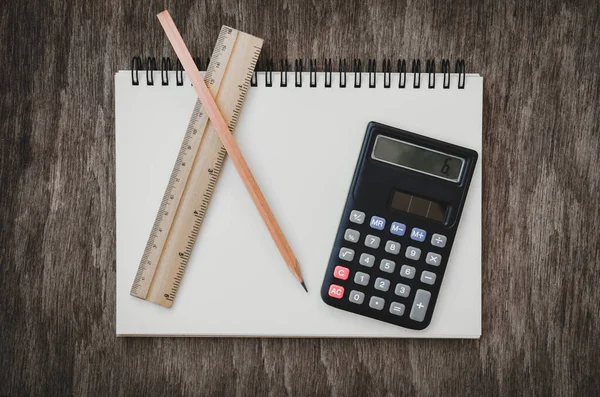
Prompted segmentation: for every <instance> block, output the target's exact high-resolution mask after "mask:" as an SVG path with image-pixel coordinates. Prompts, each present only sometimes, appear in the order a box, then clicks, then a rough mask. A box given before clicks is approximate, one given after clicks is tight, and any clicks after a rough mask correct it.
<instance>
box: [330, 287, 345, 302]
mask: <svg viewBox="0 0 600 397" xmlns="http://www.w3.org/2000/svg"><path fill="white" fill-rule="evenodd" d="M329 296H331V297H332V298H336V299H342V297H343V296H344V287H340V286H339V285H335V284H331V285H330V286H329Z"/></svg>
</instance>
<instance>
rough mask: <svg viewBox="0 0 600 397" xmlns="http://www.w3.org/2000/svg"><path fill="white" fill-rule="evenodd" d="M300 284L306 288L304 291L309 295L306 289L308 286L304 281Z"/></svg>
mask: <svg viewBox="0 0 600 397" xmlns="http://www.w3.org/2000/svg"><path fill="white" fill-rule="evenodd" d="M300 284H302V287H303V288H304V291H306V293H307V294H308V290H307V289H306V284H304V281H302V282H301V283H300Z"/></svg>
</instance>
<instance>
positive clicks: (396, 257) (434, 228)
mask: <svg viewBox="0 0 600 397" xmlns="http://www.w3.org/2000/svg"><path fill="white" fill-rule="evenodd" d="M477 157H478V155H477V152H475V151H474V150H471V149H467V148H464V147H461V146H456V145H453V144H450V143H447V142H443V141H439V140H436V139H432V138H429V137H426V136H423V135H418V134H415V133H412V132H408V131H404V130H400V129H397V128H393V127H389V126H386V125H383V124H379V123H375V122H371V123H369V124H368V126H367V131H366V133H365V138H364V141H363V145H362V148H361V151H360V156H359V158H358V162H357V164H356V169H355V171H354V177H353V178H352V184H351V185H350V190H349V192H348V197H347V199H346V206H345V207H344V211H343V213H342V219H341V221H340V225H339V228H338V231H337V235H336V237H335V242H334V245H333V249H332V251H331V256H330V259H329V264H328V266H327V271H326V273H325V279H324V281H323V286H322V288H321V297H322V299H323V301H324V302H325V303H327V304H328V305H331V306H333V307H336V308H338V309H342V310H346V311H349V312H352V313H356V314H360V315H363V316H367V317H371V318H374V319H377V320H381V321H385V322H387V323H391V324H395V325H398V326H402V327H405V328H410V329H415V330H421V329H424V328H426V327H427V326H428V325H429V323H430V322H431V318H432V316H433V312H434V309H435V304H436V301H437V297H438V294H439V291H440V287H441V285H442V281H443V279H444V273H445V272H446V265H447V264H448V259H449V257H450V252H451V250H452V244H453V243H454V240H455V237H456V230H457V228H458V224H459V221H460V216H461V213H462V210H463V207H464V204H465V200H466V198H467V193H468V190H469V184H470V182H471V178H472V176H473V171H474V169H475V164H476V162H477ZM455 260H460V258H455ZM450 271H451V270H450Z"/></svg>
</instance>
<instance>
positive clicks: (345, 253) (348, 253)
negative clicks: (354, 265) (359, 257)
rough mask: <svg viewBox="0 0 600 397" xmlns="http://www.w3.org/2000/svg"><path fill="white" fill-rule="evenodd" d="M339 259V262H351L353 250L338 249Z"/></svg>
mask: <svg viewBox="0 0 600 397" xmlns="http://www.w3.org/2000/svg"><path fill="white" fill-rule="evenodd" d="M339 257H340V259H341V260H344V261H348V262H352V259H354V250H351V249H350V248H340V254H339Z"/></svg>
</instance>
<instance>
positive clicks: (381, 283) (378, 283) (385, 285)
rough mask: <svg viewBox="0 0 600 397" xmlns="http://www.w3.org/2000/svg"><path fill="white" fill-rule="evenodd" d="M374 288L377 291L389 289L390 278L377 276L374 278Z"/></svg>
mask: <svg viewBox="0 0 600 397" xmlns="http://www.w3.org/2000/svg"><path fill="white" fill-rule="evenodd" d="M375 289H378V290H379V291H383V292H387V290H388V289H390V280H386V279H385V278H381V277H377V278H376V279H375Z"/></svg>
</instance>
